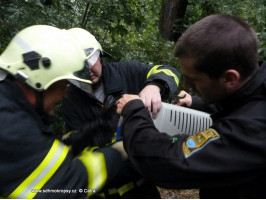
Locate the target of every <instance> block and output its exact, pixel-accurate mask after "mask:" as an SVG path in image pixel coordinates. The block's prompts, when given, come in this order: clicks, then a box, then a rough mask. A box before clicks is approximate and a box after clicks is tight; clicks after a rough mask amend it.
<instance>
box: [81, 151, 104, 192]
mask: <svg viewBox="0 0 266 200" xmlns="http://www.w3.org/2000/svg"><path fill="white" fill-rule="evenodd" d="M78 159H80V160H81V161H82V163H83V164H84V165H85V167H86V169H87V173H88V189H93V190H96V191H97V190H99V189H100V188H102V187H103V185H104V183H105V181H106V179H107V170H106V166H105V159H104V155H103V154H102V153H100V152H91V151H86V150H85V151H83V153H82V154H81V156H79V157H78ZM90 195H92V194H90V193H88V196H90Z"/></svg>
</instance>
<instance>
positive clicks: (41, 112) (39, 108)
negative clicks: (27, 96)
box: [35, 91, 45, 116]
mask: <svg viewBox="0 0 266 200" xmlns="http://www.w3.org/2000/svg"><path fill="white" fill-rule="evenodd" d="M35 96H36V105H35V110H36V111H37V112H38V114H39V115H40V116H44V115H45V113H44V109H43V101H44V98H43V97H44V91H35Z"/></svg>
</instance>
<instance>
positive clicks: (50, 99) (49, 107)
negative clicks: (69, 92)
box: [43, 80, 69, 115]
mask: <svg viewBox="0 0 266 200" xmlns="http://www.w3.org/2000/svg"><path fill="white" fill-rule="evenodd" d="M68 84H69V82H68V81H67V80H62V81H58V82H56V83H54V84H53V85H51V86H50V87H49V88H48V89H47V90H46V91H45V92H44V99H43V109H44V112H45V113H46V114H48V115H53V114H54V109H55V107H56V106H57V104H58V103H59V101H60V100H61V99H62V98H63V97H66V88H67V86H68Z"/></svg>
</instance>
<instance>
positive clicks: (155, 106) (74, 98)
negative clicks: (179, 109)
mask: <svg viewBox="0 0 266 200" xmlns="http://www.w3.org/2000/svg"><path fill="white" fill-rule="evenodd" d="M68 32H69V33H70V34H71V35H73V36H74V37H75V38H76V39H77V41H78V42H79V43H80V45H81V46H82V48H83V49H84V51H85V52H86V55H87V63H86V67H87V72H86V73H87V74H85V73H83V75H84V77H87V76H88V80H91V82H92V88H89V89H90V90H88V88H86V87H83V86H82V84H76V82H73V81H72V83H73V84H72V85H71V86H70V87H69V89H68V95H67V98H64V100H63V104H62V108H63V114H64V119H65V124H66V129H67V132H71V133H70V134H67V135H65V136H64V141H65V143H66V144H69V145H71V146H72V150H73V152H74V153H75V154H79V153H80V152H81V151H82V150H83V148H84V147H86V146H88V145H89V146H107V145H109V144H111V143H113V142H114V141H116V140H115V139H114V138H115V136H116V138H117V136H118V132H116V129H117V125H118V121H119V116H118V115H117V114H116V112H115V110H116V107H115V105H114V103H115V101H116V100H117V99H118V98H120V97H121V95H122V94H124V93H130V94H138V95H139V96H140V98H141V99H142V101H143V102H144V104H145V106H146V107H147V108H148V109H149V110H150V111H151V113H152V115H153V117H156V115H157V113H158V112H159V110H160V107H161V101H162V99H163V100H167V99H168V98H169V97H170V96H171V95H173V94H174V93H175V92H176V90H177V88H178V84H179V74H178V72H177V70H176V69H175V68H173V67H171V66H166V65H155V66H152V65H148V64H143V63H140V62H133V61H129V62H106V61H103V60H102V59H101V56H102V55H103V54H105V52H103V49H102V47H101V45H100V43H99V42H98V41H97V40H96V38H95V37H94V36H93V35H92V34H90V33H89V32H88V31H86V30H84V29H81V28H72V29H69V30H68ZM130 198H135V196H131V197H130ZM143 198H145V197H143ZM151 198H152V197H151ZM154 198H155V197H154Z"/></svg>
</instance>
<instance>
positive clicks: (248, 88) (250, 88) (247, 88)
mask: <svg viewBox="0 0 266 200" xmlns="http://www.w3.org/2000/svg"><path fill="white" fill-rule="evenodd" d="M265 82H266V62H263V63H262V64H261V66H260V67H259V68H258V69H257V71H256V72H255V73H254V75H253V76H252V78H251V79H250V80H249V81H248V82H247V83H246V84H245V85H243V86H242V87H241V88H240V89H239V90H237V91H236V92H235V93H234V94H232V95H231V96H229V97H227V98H226V99H225V100H224V101H222V102H220V103H219V105H220V106H221V107H222V108H224V109H232V108H233V109H234V108H236V106H237V107H238V106H241V105H242V104H243V103H245V102H246V101H247V100H248V99H249V98H250V97H252V95H253V94H254V93H255V92H256V91H257V89H258V88H259V87H260V86H261V85H262V84H263V83H265Z"/></svg>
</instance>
